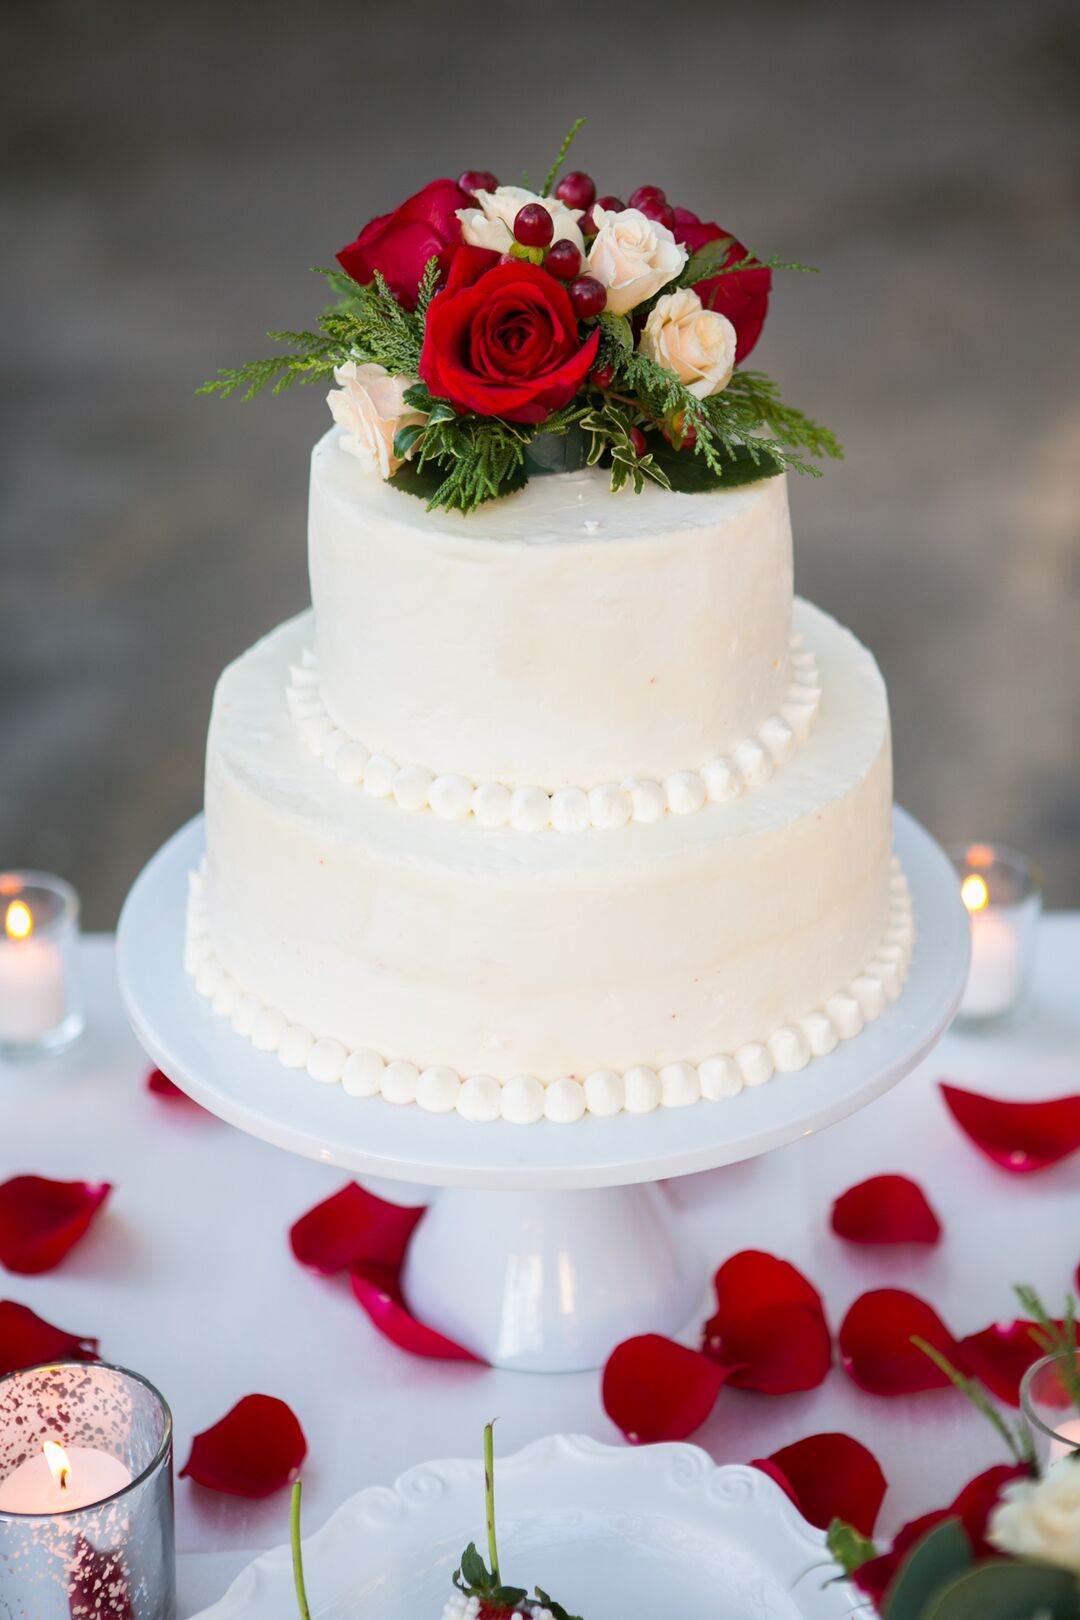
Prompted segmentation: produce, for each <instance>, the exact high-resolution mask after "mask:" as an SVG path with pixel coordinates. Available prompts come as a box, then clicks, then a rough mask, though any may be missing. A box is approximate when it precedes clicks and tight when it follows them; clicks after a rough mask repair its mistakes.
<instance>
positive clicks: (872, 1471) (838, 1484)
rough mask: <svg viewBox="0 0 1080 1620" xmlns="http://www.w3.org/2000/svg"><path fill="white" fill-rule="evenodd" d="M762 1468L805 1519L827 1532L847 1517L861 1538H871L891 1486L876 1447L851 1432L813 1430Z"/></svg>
mask: <svg viewBox="0 0 1080 1620" xmlns="http://www.w3.org/2000/svg"><path fill="white" fill-rule="evenodd" d="M752 1466H753V1467H754V1468H761V1469H763V1470H764V1471H765V1472H766V1473H767V1474H769V1475H770V1477H771V1478H773V1479H775V1480H776V1482H777V1484H779V1485H781V1486H782V1487H783V1488H784V1489H785V1490H786V1491H787V1493H788V1495H789V1496H790V1497H791V1499H792V1501H793V1502H794V1503H795V1506H796V1507H797V1508H798V1510H799V1512H800V1513H801V1514H802V1516H803V1518H804V1519H808V1520H809V1522H810V1523H811V1524H816V1525H817V1527H818V1529H819V1530H827V1529H828V1528H829V1525H830V1524H831V1523H832V1521H833V1520H834V1519H843V1521H844V1523H845V1524H850V1525H853V1526H854V1527H855V1529H856V1530H857V1531H858V1532H859V1534H860V1535H861V1536H871V1535H873V1533H874V1525H875V1524H876V1523H877V1516H878V1513H879V1511H880V1509H881V1503H882V1500H883V1499H884V1496H885V1491H886V1489H887V1486H886V1481H885V1475H884V1474H883V1473H882V1472H881V1467H880V1465H879V1463H878V1460H877V1458H876V1457H875V1456H874V1454H873V1452H872V1451H868V1450H867V1448H866V1447H865V1446H864V1445H863V1444H862V1443H861V1442H860V1441H858V1440H853V1439H852V1438H851V1436H850V1435H847V1434H811V1435H808V1436H807V1438H806V1439H805V1440H796V1441H795V1443H794V1444H793V1445H790V1446H782V1447H781V1448H780V1450H779V1451H774V1452H773V1453H772V1455H771V1456H769V1457H764V1458H758V1459H757V1460H756V1461H755V1462H754V1463H753V1464H752Z"/></svg>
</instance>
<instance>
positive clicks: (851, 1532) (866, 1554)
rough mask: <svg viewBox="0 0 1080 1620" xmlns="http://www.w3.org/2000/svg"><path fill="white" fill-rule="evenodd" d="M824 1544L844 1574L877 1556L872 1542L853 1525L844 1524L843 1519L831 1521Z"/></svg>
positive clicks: (852, 1572)
mask: <svg viewBox="0 0 1080 1620" xmlns="http://www.w3.org/2000/svg"><path fill="white" fill-rule="evenodd" d="M825 1545H826V1546H827V1547H828V1549H829V1551H830V1552H831V1553H832V1555H833V1557H834V1558H835V1559H836V1562H837V1563H838V1564H839V1565H840V1568H841V1569H842V1570H843V1572H844V1574H845V1575H852V1574H854V1572H855V1570H857V1569H861V1568H862V1566H863V1565H864V1564H866V1563H869V1561H870V1559H871V1558H876V1557H877V1556H878V1550H877V1548H876V1547H875V1545H874V1543H873V1542H872V1541H870V1540H868V1539H867V1537H866V1536H861V1535H860V1534H859V1532H858V1531H857V1530H856V1529H855V1527H854V1525H851V1524H845V1523H844V1521H843V1519H834V1520H833V1521H832V1523H831V1524H830V1526H829V1529H828V1534H827V1535H826V1537H825Z"/></svg>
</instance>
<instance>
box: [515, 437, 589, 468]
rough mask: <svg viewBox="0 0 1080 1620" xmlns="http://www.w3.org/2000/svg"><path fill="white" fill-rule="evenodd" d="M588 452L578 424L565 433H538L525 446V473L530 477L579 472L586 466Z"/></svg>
mask: <svg viewBox="0 0 1080 1620" xmlns="http://www.w3.org/2000/svg"><path fill="white" fill-rule="evenodd" d="M586 450H587V445H586V442H585V434H584V433H583V432H582V430H581V428H580V427H578V426H577V425H576V424H575V425H574V426H573V427H570V428H568V429H567V430H566V431H565V432H564V433H538V434H537V435H536V436H535V438H533V439H530V441H529V443H528V444H527V445H526V446H525V471H526V472H527V473H528V474H529V475H530V477H542V476H543V475H545V474H547V473H562V472H577V471H578V470H579V469H580V468H582V467H584V465H585V455H586Z"/></svg>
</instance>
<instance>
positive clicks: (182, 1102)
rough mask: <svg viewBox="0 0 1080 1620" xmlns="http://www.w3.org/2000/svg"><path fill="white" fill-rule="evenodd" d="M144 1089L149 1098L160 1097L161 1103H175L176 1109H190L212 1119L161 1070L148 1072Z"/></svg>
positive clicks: (210, 1115) (199, 1104) (206, 1111)
mask: <svg viewBox="0 0 1080 1620" xmlns="http://www.w3.org/2000/svg"><path fill="white" fill-rule="evenodd" d="M146 1089H147V1091H149V1092H150V1094H151V1096H154V1097H160V1098H161V1100H162V1102H167V1103H175V1104H176V1105H177V1107H178V1108H190V1109H192V1110H195V1111H197V1112H198V1113H200V1114H206V1116H207V1118H208V1119H212V1118H213V1117H214V1116H213V1115H212V1114H210V1113H209V1112H208V1110H207V1109H205V1108H204V1107H203V1105H202V1103H198V1102H196V1101H195V1099H194V1097H189V1096H188V1094H187V1092H186V1091H181V1090H180V1087H179V1086H178V1085H176V1084H175V1082H174V1081H172V1080H170V1079H169V1077H168V1075H167V1074H165V1073H163V1072H162V1070H161V1069H151V1070H150V1073H149V1074H148V1075H147V1077H146Z"/></svg>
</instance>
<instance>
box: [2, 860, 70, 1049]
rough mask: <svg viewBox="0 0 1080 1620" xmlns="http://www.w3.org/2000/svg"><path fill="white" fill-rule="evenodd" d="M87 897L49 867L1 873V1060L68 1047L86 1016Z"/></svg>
mask: <svg viewBox="0 0 1080 1620" xmlns="http://www.w3.org/2000/svg"><path fill="white" fill-rule="evenodd" d="M78 943H79V897H78V895H77V894H76V893H75V890H74V889H73V888H72V887H71V884H70V883H65V882H64V880H63V878H58V877H51V876H50V875H49V873H48V872H0V1058H24V1057H37V1056H39V1055H42V1054H44V1053H48V1052H60V1051H63V1049H64V1048H65V1047H67V1046H70V1045H71V1043H72V1042H73V1041H75V1040H77V1039H78V1038H79V1036H80V1035H81V1034H82V1031H83V1014H82V1006H81V1004H80V1000H79V995H78V979H77V967H78V964H77V960H76V952H77V947H78Z"/></svg>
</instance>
